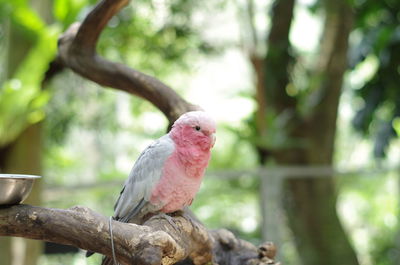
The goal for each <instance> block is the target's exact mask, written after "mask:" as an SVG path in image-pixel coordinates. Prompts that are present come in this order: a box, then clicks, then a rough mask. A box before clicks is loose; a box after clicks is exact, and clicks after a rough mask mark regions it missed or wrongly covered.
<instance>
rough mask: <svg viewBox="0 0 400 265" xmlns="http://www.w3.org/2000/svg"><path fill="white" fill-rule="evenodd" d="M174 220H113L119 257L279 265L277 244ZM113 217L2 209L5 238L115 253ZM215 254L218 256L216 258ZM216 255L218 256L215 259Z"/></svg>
mask: <svg viewBox="0 0 400 265" xmlns="http://www.w3.org/2000/svg"><path fill="white" fill-rule="evenodd" d="M172 218H173V221H174V222H175V224H176V225H171V222H170V221H169V220H168V219H166V218H165V216H164V215H156V216H153V217H152V218H150V219H149V220H147V221H146V222H145V223H144V225H135V224H129V223H121V222H118V221H112V226H113V240H114V245H115V251H116V257H117V259H118V261H119V262H120V263H121V264H126V265H127V264H141V265H150V264H151V265H154V264H163V265H169V264H175V263H177V262H179V261H181V260H184V259H185V258H190V262H192V263H188V262H189V261H187V262H185V261H184V262H183V263H180V264H196V265H197V264H207V263H209V262H211V261H212V262H213V263H214V264H220V265H225V264H226V265H228V264H230V265H239V264H241V265H246V264H247V265H255V264H260V265H261V264H275V263H274V261H273V258H274V256H275V252H276V250H275V247H274V246H273V244H271V243H266V244H264V245H262V246H260V248H259V249H258V250H257V248H256V247H255V246H253V245H252V244H250V243H248V242H246V241H243V240H240V239H236V238H235V236H234V235H233V234H232V233H230V232H229V231H227V230H223V229H221V230H216V231H212V232H209V231H207V230H206V229H205V228H204V227H203V226H202V225H201V224H200V223H197V222H196V221H194V220H192V219H190V220H189V219H187V218H186V217H185V215H183V216H182V215H176V216H174V217H172ZM108 222H109V220H108V218H106V217H105V216H102V215H100V214H98V213H96V212H94V211H92V210H90V209H89V208H86V207H81V206H75V207H73V208H70V209H67V210H61V209H49V208H42V207H35V206H30V205H16V206H11V207H1V208H0V236H17V237H25V238H31V239H38V240H45V241H50V242H55V243H60V244H66V245H73V246H76V247H79V248H82V249H86V250H90V251H94V252H98V253H101V254H104V255H106V256H108V257H112V252H111V247H110V244H111V243H110V242H111V241H110V231H109V224H108ZM213 255H214V258H213ZM212 259H213V260H212Z"/></svg>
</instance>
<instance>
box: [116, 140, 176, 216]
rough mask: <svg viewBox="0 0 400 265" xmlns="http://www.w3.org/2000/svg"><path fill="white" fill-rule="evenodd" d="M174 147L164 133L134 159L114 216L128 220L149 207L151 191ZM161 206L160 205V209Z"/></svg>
mask: <svg viewBox="0 0 400 265" xmlns="http://www.w3.org/2000/svg"><path fill="white" fill-rule="evenodd" d="M174 149H175V145H174V142H173V141H172V139H171V138H170V137H169V135H168V134H167V135H164V136H163V137H161V138H159V139H158V140H157V141H155V142H154V143H153V144H151V145H150V146H148V147H147V148H146V149H145V150H144V151H143V152H142V153H141V154H140V156H139V158H138V159H137V160H136V163H135V164H134V166H133V168H132V170H131V173H130V174H129V177H128V179H127V180H126V181H125V185H124V187H123V189H122V191H121V194H120V196H119V198H118V200H117V202H116V203H115V206H114V210H115V213H114V217H115V219H116V220H120V221H122V222H129V221H130V220H131V219H132V218H134V217H135V216H136V215H138V214H139V213H140V212H142V211H143V210H145V209H147V208H149V209H150V208H153V209H155V210H157V209H156V208H154V205H152V207H149V206H150V205H148V204H149V200H150V197H151V191H152V190H153V188H154V187H155V185H156V184H157V182H158V181H159V179H160V178H161V174H162V169H163V167H164V164H165V161H166V160H167V158H168V157H169V156H170V155H171V154H172V152H173V151H174ZM161 207H162V206H160V209H161Z"/></svg>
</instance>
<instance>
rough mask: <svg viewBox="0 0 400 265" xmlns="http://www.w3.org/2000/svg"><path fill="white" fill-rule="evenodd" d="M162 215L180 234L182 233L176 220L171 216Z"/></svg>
mask: <svg viewBox="0 0 400 265" xmlns="http://www.w3.org/2000/svg"><path fill="white" fill-rule="evenodd" d="M160 215H161V216H162V217H163V218H164V219H165V220H167V221H168V223H169V224H170V225H171V226H172V227H173V228H174V229H175V230H176V231H177V232H180V231H181V230H180V228H179V227H178V225H177V224H176V222H175V220H174V218H172V217H171V216H169V215H168V214H166V213H160Z"/></svg>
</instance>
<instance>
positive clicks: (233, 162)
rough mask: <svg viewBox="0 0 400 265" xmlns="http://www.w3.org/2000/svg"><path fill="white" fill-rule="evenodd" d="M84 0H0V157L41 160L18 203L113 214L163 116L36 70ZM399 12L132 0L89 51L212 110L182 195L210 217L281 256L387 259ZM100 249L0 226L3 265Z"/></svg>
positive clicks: (393, 228)
mask: <svg viewBox="0 0 400 265" xmlns="http://www.w3.org/2000/svg"><path fill="white" fill-rule="evenodd" d="M95 3H96V1H93V0H54V1H51V0H30V1H28V0H18V1H5V0H0V20H1V24H0V60H1V67H0V80H1V83H0V84H1V89H0V172H2V173H26V174H37V175H42V176H43V179H42V181H41V182H39V183H36V186H35V188H34V191H33V192H32V194H31V196H30V198H29V199H28V201H27V203H30V204H33V205H42V206H45V207H56V208H68V207H72V206H74V205H84V206H88V207H90V208H92V209H94V210H95V211H98V212H100V213H102V214H104V215H112V213H113V211H112V207H113V205H114V202H115V200H116V199H117V196H118V194H119V191H120V189H121V187H122V184H123V182H124V180H125V178H126V177H127V175H128V173H129V171H130V169H131V166H132V165H133V163H134V161H135V159H136V158H137V156H138V155H139V153H140V151H141V150H143V149H144V148H145V147H146V146H147V145H148V144H149V143H151V142H152V140H154V139H156V138H158V137H159V136H161V135H163V134H164V133H165V132H166V128H167V120H166V119H165V117H164V116H163V115H162V114H161V112H160V111H158V110H157V109H156V108H155V107H153V106H152V105H151V104H149V103H148V102H145V101H144V100H142V99H139V98H136V97H133V96H131V95H128V94H126V93H123V92H120V91H116V90H112V89H108V88H103V87H99V86H98V85H96V84H94V83H92V82H90V81H87V80H84V79H83V78H81V77H79V76H77V75H76V74H74V73H72V72H71V71H69V70H64V71H62V72H61V73H60V74H58V75H56V76H54V77H52V78H51V79H48V80H46V82H43V80H44V78H45V72H46V70H47V69H48V67H49V63H50V62H51V61H52V60H53V59H54V57H55V54H56V43H57V38H58V36H59V35H60V34H61V33H62V32H63V31H65V30H66V28H67V27H68V26H69V25H70V24H71V23H73V22H74V21H81V20H82V19H83V18H84V17H85V15H86V14H87V13H88V11H89V10H91V8H93V6H94V5H95ZM399 20H400V2H399V1H397V0H381V1H376V0H349V1H344V0H297V1H295V0H265V1H261V0H214V1H195V0H174V1H167V0H136V1H132V3H130V4H129V6H128V7H126V8H124V9H123V10H122V11H121V12H120V13H119V14H118V15H117V16H115V17H114V18H112V20H111V21H110V23H109V26H108V28H107V29H105V30H104V32H103V34H102V36H101V39H100V41H99V44H98V51H99V53H100V54H101V55H103V56H104V57H106V58H108V59H110V60H113V61H118V62H122V63H124V64H127V65H129V66H131V67H134V68H135V69H138V70H140V71H142V72H145V73H147V74H149V75H152V76H155V77H157V78H158V79H160V80H162V81H163V82H165V83H167V84H169V85H170V86H172V87H173V88H174V89H176V91H178V93H179V94H180V95H182V96H183V97H184V98H186V99H187V100H188V101H190V102H192V103H195V104H198V105H200V106H202V107H203V108H204V109H206V110H207V111H208V112H210V113H211V114H212V115H213V116H214V117H215V118H216V120H217V122H218V133H217V144H216V146H215V148H214V150H213V156H212V161H211V163H210V166H209V169H208V171H207V175H206V177H205V180H204V182H203V185H202V187H201V190H200V192H199V194H198V196H197V197H196V199H195V201H194V203H193V205H192V209H193V211H194V212H195V213H196V214H197V216H198V217H199V218H200V220H201V221H202V222H204V223H205V224H206V226H207V227H209V228H210V229H215V228H221V227H224V228H227V229H229V230H231V231H233V232H234V233H235V234H236V235H237V236H239V237H240V238H243V239H246V240H248V241H250V242H252V243H254V244H256V245H257V244H259V243H261V242H263V241H264V240H269V241H274V242H275V243H276V244H277V246H278V250H279V253H278V260H280V261H282V263H283V264H294V265H297V264H303V265H314V264H315V265H317V264H324V265H331V264H341V265H343V264H345V265H353V264H360V265H389V264H400V234H399V232H398V230H399V229H398V228H399V214H400V212H399V199H400V198H399V196H400V195H399V187H400V185H399V184H400V182H399V173H400V172H399V162H400V152H399V147H400V142H399V139H398V135H399V134H400V118H399V115H400V89H399V84H400V79H399V76H400V66H399V62H400V23H399ZM99 260H100V256H99V255H94V256H92V257H91V258H88V259H86V258H85V257H84V254H83V251H80V250H77V249H74V248H67V247H62V246H57V245H53V244H48V243H46V244H44V243H42V242H36V241H29V240H24V239H21V238H7V237H1V238H0V264H1V265H35V264H40V265H47V264H49V265H50V264H51V265H54V264H77V265H78V264H79V265H80V264H98V262H99Z"/></svg>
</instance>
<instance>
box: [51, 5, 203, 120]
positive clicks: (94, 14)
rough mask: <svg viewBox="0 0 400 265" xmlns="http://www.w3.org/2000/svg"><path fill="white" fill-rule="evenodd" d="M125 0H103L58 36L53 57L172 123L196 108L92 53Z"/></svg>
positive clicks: (160, 85) (144, 77) (157, 83)
mask: <svg viewBox="0 0 400 265" xmlns="http://www.w3.org/2000/svg"><path fill="white" fill-rule="evenodd" d="M127 3H128V1H127V0H103V1H101V2H100V3H99V4H98V5H97V6H96V7H95V8H94V9H93V10H92V11H91V12H90V13H89V14H88V15H87V17H86V18H85V20H84V21H83V22H82V24H80V23H74V24H72V25H71V26H70V27H69V29H68V30H67V31H66V32H65V33H64V34H63V35H62V36H61V37H60V38H59V42H58V48H59V53H58V57H57V59H56V60H57V61H58V62H60V63H61V64H63V65H64V66H65V67H68V68H70V69H72V70H73V71H74V72H76V73H77V74H79V75H81V76H83V77H85V78H87V79H89V80H92V81H94V82H96V83H98V84H100V85H103V86H108V87H112V88H115V89H119V90H123V91H126V92H128V93H131V94H134V95H136V96H139V97H142V98H144V99H146V100H148V101H150V102H151V103H152V104H154V105H155V106H156V107H157V108H158V109H159V110H161V111H162V112H163V113H164V114H165V116H166V117H167V118H168V120H169V122H170V124H172V123H173V122H174V121H175V120H176V119H177V118H178V117H179V116H180V115H182V114H183V113H185V112H187V111H191V110H199V109H200V108H199V107H198V106H195V105H192V104H190V103H188V102H187V101H185V100H184V99H183V98H182V97H180V96H179V95H178V94H177V93H176V92H175V91H174V90H172V89H171V88H170V87H168V86H167V85H165V84H163V83H162V82H160V81H159V80H157V79H155V78H153V77H151V76H148V75H146V74H143V73H141V72H139V71H136V70H134V69H132V68H129V67H127V66H126V65H123V64H120V63H115V62H111V61H108V60H106V59H104V58H102V57H100V56H99V55H98V54H96V43H97V41H98V38H99V36H100V33H101V32H102V30H103V29H104V27H105V26H106V25H107V23H108V21H109V20H110V19H111V18H112V17H113V16H114V15H115V14H116V13H117V12H118V11H119V10H120V9H121V8H122V7H124V6H125V5H126V4H127Z"/></svg>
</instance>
